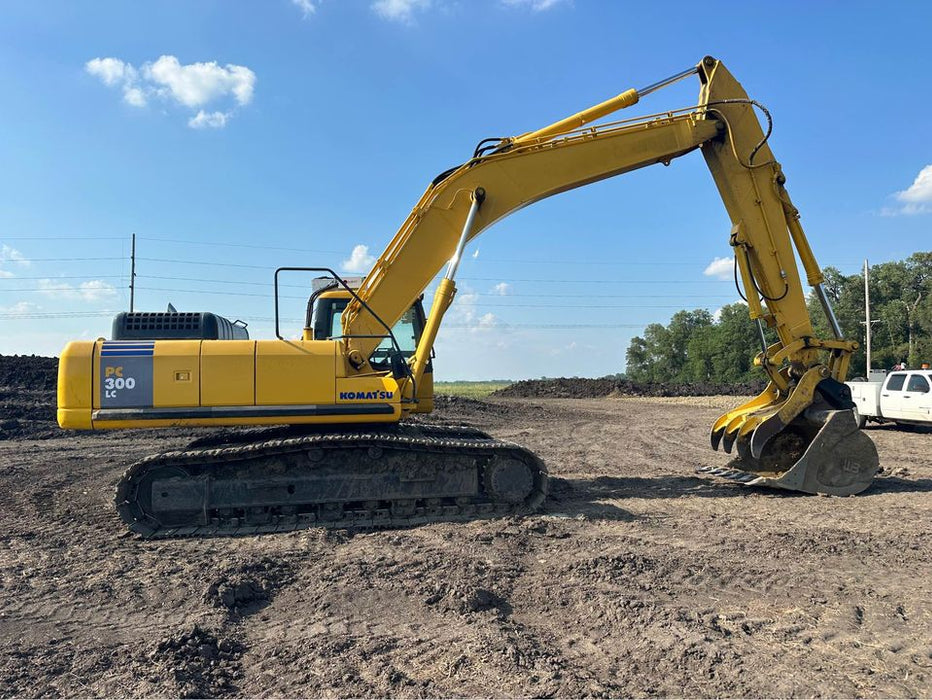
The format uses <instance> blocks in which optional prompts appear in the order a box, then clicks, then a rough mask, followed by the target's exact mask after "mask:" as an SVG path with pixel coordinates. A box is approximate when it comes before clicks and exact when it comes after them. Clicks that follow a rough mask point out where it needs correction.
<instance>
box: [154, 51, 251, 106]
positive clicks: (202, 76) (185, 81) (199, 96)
mask: <svg viewBox="0 0 932 700" xmlns="http://www.w3.org/2000/svg"><path fill="white" fill-rule="evenodd" d="M143 75H144V76H145V77H146V78H147V79H148V80H150V81H152V82H153V83H155V84H156V85H161V86H162V87H163V88H164V89H166V90H168V92H169V94H170V95H171V96H172V97H173V98H175V100H177V101H178V102H180V103H181V104H183V105H185V106H186V107H192V108H193V107H201V106H203V105H205V104H207V103H208V102H211V101H213V100H216V99H219V98H221V97H225V96H228V95H232V96H233V97H234V98H235V99H236V102H237V103H239V104H240V105H247V104H249V103H250V102H251V101H252V95H253V91H254V89H255V85H256V74H255V73H253V72H252V71H251V70H249V69H248V68H247V67H246V66H237V65H234V64H232V63H228V64H227V65H226V66H225V67H221V66H220V65H219V64H218V63H217V62H216V61H211V62H210V63H189V64H188V65H182V64H181V62H180V61H179V60H178V59H177V58H175V57H174V56H160V57H159V59H158V60H157V61H156V62H155V63H147V64H146V65H145V66H143Z"/></svg>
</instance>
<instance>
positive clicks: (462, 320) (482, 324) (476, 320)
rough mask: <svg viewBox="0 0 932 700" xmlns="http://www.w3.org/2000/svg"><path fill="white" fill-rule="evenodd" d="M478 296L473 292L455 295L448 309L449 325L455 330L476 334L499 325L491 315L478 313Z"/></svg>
mask: <svg viewBox="0 0 932 700" xmlns="http://www.w3.org/2000/svg"><path fill="white" fill-rule="evenodd" d="M478 303H479V295H478V294H476V293H475V292H470V291H467V292H464V293H461V294H457V295H456V297H454V299H453V306H452V307H451V308H450V311H449V317H450V322H451V323H450V325H453V326H455V327H456V328H457V329H460V330H466V331H468V332H470V333H477V332H481V331H487V330H490V329H492V328H496V327H497V326H499V325H500V321H499V319H498V317H497V316H496V315H495V314H493V313H484V314H480V313H479V308H478Z"/></svg>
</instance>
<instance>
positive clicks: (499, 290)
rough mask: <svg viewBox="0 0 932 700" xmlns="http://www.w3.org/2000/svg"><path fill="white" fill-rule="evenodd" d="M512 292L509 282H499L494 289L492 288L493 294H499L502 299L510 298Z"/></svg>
mask: <svg viewBox="0 0 932 700" xmlns="http://www.w3.org/2000/svg"><path fill="white" fill-rule="evenodd" d="M510 291H511V285H510V284H508V283H507V282H499V283H498V284H496V285H495V286H494V287H492V294H497V295H498V296H500V297H504V296H508V294H509V292H510Z"/></svg>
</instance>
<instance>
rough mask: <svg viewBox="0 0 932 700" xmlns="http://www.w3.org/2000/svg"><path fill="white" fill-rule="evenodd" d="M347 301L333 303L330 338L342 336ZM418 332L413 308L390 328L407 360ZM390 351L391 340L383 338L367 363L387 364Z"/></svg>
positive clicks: (414, 345)
mask: <svg viewBox="0 0 932 700" xmlns="http://www.w3.org/2000/svg"><path fill="white" fill-rule="evenodd" d="M347 303H348V301H347V300H345V299H341V300H337V301H334V302H333V306H332V307H331V310H330V313H331V314H332V316H331V317H330V337H331V338H339V337H341V336H342V335H343V316H342V314H343V310H344V309H345V308H346V305H347ZM419 331H420V324H419V323H418V319H417V316H416V314H415V311H414V307H411V308H410V309H408V310H407V311H405V313H404V316H402V317H401V320H400V321H398V323H396V324H395V326H394V327H393V328H392V333H394V334H395V340H397V341H398V347H399V348H401V353H402V354H403V355H404V356H405V357H406V358H407V357H411V355H413V354H414V351H415V349H416V348H417V337H418V333H419ZM391 351H392V340H391V338H385V339H384V340H383V341H382V342H381V343H379V346H378V347H377V348H376V349H375V351H374V352H373V353H372V356H371V357H370V358H369V361H370V362H371V363H372V364H373V365H379V366H381V365H382V364H383V363H387V362H388V360H389V358H390V357H391Z"/></svg>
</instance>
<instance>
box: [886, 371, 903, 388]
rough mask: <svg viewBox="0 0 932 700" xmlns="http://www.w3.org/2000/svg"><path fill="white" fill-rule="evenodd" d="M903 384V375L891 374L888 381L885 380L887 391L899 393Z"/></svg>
mask: <svg viewBox="0 0 932 700" xmlns="http://www.w3.org/2000/svg"><path fill="white" fill-rule="evenodd" d="M905 383H906V375H905V374H891V375H890V379H888V380H887V389H888V390H890V391H900V390H902V388H903V384H905Z"/></svg>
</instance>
